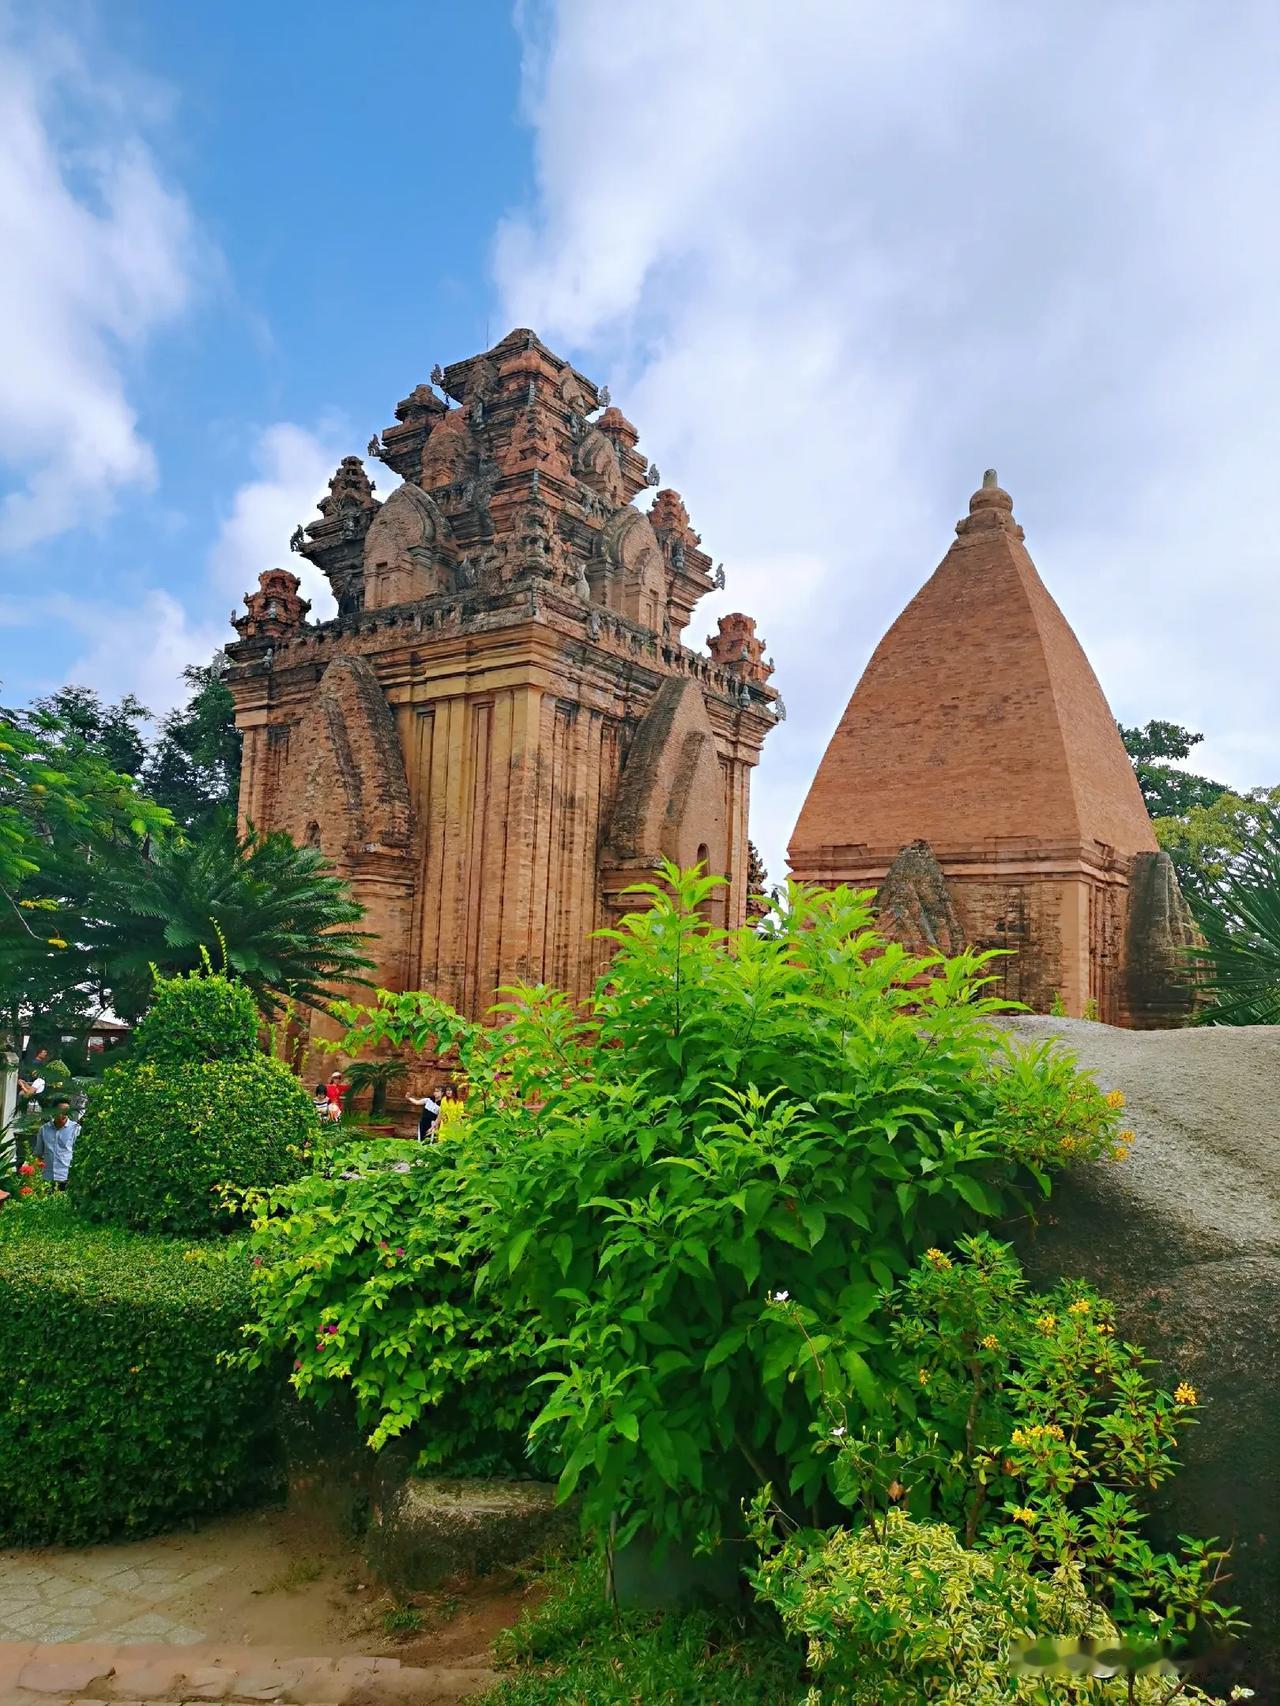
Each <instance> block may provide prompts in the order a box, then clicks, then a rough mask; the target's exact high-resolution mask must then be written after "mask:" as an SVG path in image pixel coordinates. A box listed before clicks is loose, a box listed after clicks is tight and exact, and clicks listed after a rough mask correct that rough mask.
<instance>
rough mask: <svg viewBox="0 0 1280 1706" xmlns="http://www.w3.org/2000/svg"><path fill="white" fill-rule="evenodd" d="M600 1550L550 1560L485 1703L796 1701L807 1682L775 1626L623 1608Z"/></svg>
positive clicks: (683, 1705) (748, 1705) (618, 1705)
mask: <svg viewBox="0 0 1280 1706" xmlns="http://www.w3.org/2000/svg"><path fill="white" fill-rule="evenodd" d="M603 1576H604V1572H603V1569H602V1566H601V1564H600V1561H599V1559H598V1558H595V1557H587V1558H578V1559H572V1560H567V1561H563V1562H558V1563H555V1564H553V1565H552V1566H551V1567H550V1569H549V1571H548V1574H547V1576H546V1578H545V1580H546V1582H547V1585H548V1592H547V1596H546V1598H545V1599H544V1600H542V1602H541V1603H540V1604H539V1605H538V1606H537V1607H536V1608H535V1609H533V1610H531V1611H527V1612H525V1613H524V1615H523V1616H522V1617H521V1618H520V1621H519V1622H518V1623H517V1624H516V1625H515V1627H514V1628H513V1629H510V1630H508V1631H507V1632H506V1633H505V1634H504V1635H501V1636H499V1638H498V1640H497V1642H496V1643H495V1651H496V1655H497V1661H498V1664H499V1665H500V1666H501V1667H503V1668H504V1669H508V1670H509V1671H510V1675H509V1676H507V1677H505V1678H504V1679H503V1681H502V1682H500V1683H499V1684H498V1685H497V1687H496V1688H493V1689H491V1690H490V1692H489V1693H488V1694H486V1695H485V1696H484V1699H483V1706H631V1703H632V1702H635V1701H642V1702H643V1703H644V1706H791V1703H797V1706H798V1703H799V1702H800V1701H802V1700H803V1698H804V1695H805V1689H806V1684H805V1681H804V1671H803V1666H802V1663H801V1661H800V1658H799V1656H798V1655H797V1654H796V1653H793V1652H792V1651H791V1650H790V1649H788V1647H787V1646H786V1645H785V1644H784V1642H783V1640H782V1637H781V1636H780V1634H779V1633H778V1632H777V1630H776V1628H774V1627H769V1626H767V1625H766V1624H765V1623H764V1622H763V1621H760V1620H758V1619H755V1620H753V1619H751V1618H749V1617H748V1616H747V1615H746V1614H745V1613H743V1614H736V1613H732V1612H729V1611H714V1612H712V1611H688V1612H681V1613H676V1612H666V1613H652V1612H622V1613H617V1612H615V1611H614V1609H613V1608H612V1607H611V1606H610V1604H609V1603H608V1601H607V1599H606V1598H605V1594H604V1582H603Z"/></svg>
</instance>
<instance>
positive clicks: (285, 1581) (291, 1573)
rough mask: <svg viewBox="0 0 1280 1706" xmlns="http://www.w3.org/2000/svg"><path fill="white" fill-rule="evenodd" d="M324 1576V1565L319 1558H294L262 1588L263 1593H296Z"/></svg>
mask: <svg viewBox="0 0 1280 1706" xmlns="http://www.w3.org/2000/svg"><path fill="white" fill-rule="evenodd" d="M323 1574H324V1565H323V1564H322V1563H321V1561H320V1559H319V1558H295V1559H294V1560H293V1562H292V1563H291V1564H288V1565H286V1567H285V1568H284V1569H283V1570H282V1571H281V1572H280V1574H279V1575H278V1576H273V1577H272V1579H271V1580H270V1581H269V1582H268V1583H267V1585H266V1586H265V1587H264V1588H263V1590H262V1591H263V1593H296V1592H297V1591H298V1589H299V1588H304V1587H307V1586H309V1585H310V1583H312V1582H318V1581H319V1580H320V1578H321V1576H322V1575H323Z"/></svg>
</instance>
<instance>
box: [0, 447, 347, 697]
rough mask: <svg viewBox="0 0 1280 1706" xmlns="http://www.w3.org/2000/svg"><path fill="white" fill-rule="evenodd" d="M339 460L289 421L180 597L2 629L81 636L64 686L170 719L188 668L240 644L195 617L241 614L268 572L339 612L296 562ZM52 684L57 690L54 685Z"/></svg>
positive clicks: (77, 606)
mask: <svg viewBox="0 0 1280 1706" xmlns="http://www.w3.org/2000/svg"><path fill="white" fill-rule="evenodd" d="M335 436H336V431H335ZM339 454H340V453H339V452H338V451H337V450H335V449H332V448H330V447H328V446H327V445H326V444H325V443H324V442H323V441H322V440H321V439H320V438H317V437H316V436H315V435H314V434H312V433H310V432H308V431H306V430H305V428H303V427H299V426H295V425H294V424H293V423H291V422H289V421H277V422H275V423H274V424H273V425H271V426H269V427H267V428H265V429H264V430H263V431H262V432H261V433H260V434H259V436H258V438H257V440H256V442H255V444H254V447H253V460H254V462H255V464H256V472H255V474H254V476H253V477H252V478H250V479H248V480H246V481H245V482H244V483H243V484H242V485H241V486H239V487H238V488H237V490H236V491H235V492H234V493H233V494H232V497H231V500H230V502H229V504H228V505H227V510H226V514H225V516H224V518H223V521H222V524H221V526H220V527H219V529H218V533H217V536H216V538H215V540H214V543H213V545H212V547H211V548H210V551H209V554H208V558H207V561H206V563H205V565H204V569H203V572H197V573H196V574H195V575H194V576H193V577H192V578H191V580H190V581H189V582H188V584H187V585H186V586H185V587H183V588H182V589H180V590H181V598H179V597H175V596H174V594H173V593H172V592H169V591H165V590H163V589H161V588H158V587H144V588H142V589H141V590H140V591H130V590H129V589H127V588H119V589H117V591H116V593H115V595H114V596H113V597H112V598H110V599H95V600H86V599H83V598H71V597H68V596H66V595H65V594H58V595H54V596H51V597H48V598H44V599H41V598H28V599H27V600H26V601H25V602H24V603H23V605H22V606H21V607H20V608H19V607H15V608H14V610H13V611H12V612H11V613H9V614H8V615H7V616H6V615H4V614H0V624H3V623H5V622H11V623H12V625H14V626H15V627H17V626H22V625H28V624H29V625H31V626H32V627H33V628H38V627H40V626H41V625H43V626H45V627H47V626H48V625H49V624H53V625H56V628H57V629H58V630H59V631H60V632H62V633H64V634H67V635H71V636H77V637H78V638H79V640H80V642H81V643H80V647H79V649H78V650H76V652H75V654H74V656H73V658H72V661H71V662H70V663H68V664H67V665H66V666H65V668H62V669H60V672H59V673H60V676H61V679H63V680H65V681H71V682H76V683H79V684H82V685H84V686H87V687H94V688H96V689H97V690H98V692H99V693H101V694H102V695H103V696H104V697H105V698H106V699H108V700H115V699H118V698H120V697H121V696H122V695H123V694H125V693H133V694H136V695H137V697H138V698H139V699H140V700H141V701H142V703H143V704H144V705H146V706H147V707H148V708H149V709H150V710H152V711H153V712H155V713H156V715H157V716H159V715H162V714H163V713H164V712H165V711H167V710H168V709H169V708H170V707H171V706H173V705H175V704H180V703H183V702H185V699H186V693H187V689H186V687H185V686H184V684H183V682H182V671H183V669H184V668H185V667H186V665H187V664H190V663H201V662H205V661H206V660H207V659H209V658H210V657H212V656H213V654H214V652H215V651H217V650H218V649H219V647H221V646H225V645H227V644H228V642H229V641H231V640H234V638H235V635H234V633H233V632H232V629H231V627H230V625H229V623H228V621H227V617H226V616H221V617H209V618H206V617H205V616H204V615H202V614H194V613H193V612H202V611H204V610H206V609H208V608H209V607H210V606H211V605H213V606H215V607H216V603H217V602H218V601H220V600H221V599H223V598H224V597H225V598H226V599H227V600H228V601H229V602H231V603H232V605H233V609H232V611H231V614H232V615H234V614H236V613H238V612H239V611H240V610H241V609H242V608H243V605H242V597H243V594H244V593H246V592H249V591H251V590H252V589H253V588H254V587H256V586H257V584H258V575H259V573H260V572H261V570H263V569H265V568H271V567H273V566H276V565H287V566H288V567H290V568H291V569H293V571H294V572H295V573H296V574H298V575H299V577H300V578H301V579H302V581H303V594H304V596H305V597H308V598H310V599H311V600H312V611H311V615H312V619H313V620H321V621H323V620H324V619H325V618H326V617H327V616H329V615H331V614H332V613H333V610H334V608H335V606H334V602H333V597H332V594H331V593H330V590H329V584H328V582H327V581H326V580H325V579H324V577H323V575H321V574H320V572H319V571H318V570H317V569H314V568H313V567H312V566H311V564H310V563H308V562H306V561H305V559H303V558H300V557H297V556H294V555H291V554H290V552H289V550H288V539H289V535H290V534H291V533H292V531H293V529H294V527H295V525H296V524H297V523H298V522H299V521H306V520H310V519H311V518H312V517H313V515H314V513H315V502H316V499H317V497H319V496H321V495H322V494H323V492H324V491H325V489H326V487H327V485H328V477H329V475H331V474H332V472H333V470H334V468H336V466H337V464H338V459H339ZM47 685H48V687H49V689H50V690H51V689H52V687H53V686H54V685H55V683H53V682H49V683H48V684H47Z"/></svg>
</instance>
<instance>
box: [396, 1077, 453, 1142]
mask: <svg viewBox="0 0 1280 1706" xmlns="http://www.w3.org/2000/svg"><path fill="white" fill-rule="evenodd" d="M444 1095H445V1093H444V1091H443V1090H437V1091H436V1093H435V1095H434V1096H406V1097H405V1101H406V1102H412V1103H413V1105H414V1107H415V1108H421V1109H422V1112H421V1113H420V1114H419V1115H418V1142H419V1143H423V1142H425V1140H426V1139H427V1138H428V1137H430V1136H431V1133H432V1132H433V1131H434V1130H435V1128H436V1121H437V1120H438V1119H439V1118H440V1104H441V1102H442V1101H443V1100H444Z"/></svg>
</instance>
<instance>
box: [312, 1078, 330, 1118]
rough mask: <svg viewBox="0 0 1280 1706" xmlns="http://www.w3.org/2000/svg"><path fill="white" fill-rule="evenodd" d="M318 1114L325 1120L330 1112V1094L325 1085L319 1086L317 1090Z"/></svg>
mask: <svg viewBox="0 0 1280 1706" xmlns="http://www.w3.org/2000/svg"><path fill="white" fill-rule="evenodd" d="M315 1104H316V1112H317V1113H318V1114H319V1116H320V1118H321V1119H324V1118H325V1116H326V1115H327V1114H328V1112H329V1092H328V1091H327V1090H326V1089H325V1087H324V1085H323V1084H317V1085H316V1089H315Z"/></svg>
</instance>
